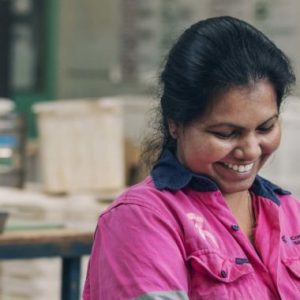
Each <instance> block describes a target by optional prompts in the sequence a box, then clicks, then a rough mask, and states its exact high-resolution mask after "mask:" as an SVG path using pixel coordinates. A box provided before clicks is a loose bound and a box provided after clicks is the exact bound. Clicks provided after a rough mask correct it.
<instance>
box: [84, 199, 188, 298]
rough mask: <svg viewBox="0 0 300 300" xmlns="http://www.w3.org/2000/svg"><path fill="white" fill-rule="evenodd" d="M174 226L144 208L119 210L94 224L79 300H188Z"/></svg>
mask: <svg viewBox="0 0 300 300" xmlns="http://www.w3.org/2000/svg"><path fill="white" fill-rule="evenodd" d="M176 227H178V226H176V224H173V223H172V222H170V221H169V220H167V219H166V218H165V217H164V216H163V215H161V214H159V213H158V212H156V211H155V212H154V211H152V210H151V209H149V208H147V207H143V206H140V205H136V204H121V205H120V206H117V207H116V208H113V209H111V210H110V211H109V212H107V213H106V214H104V215H102V216H101V217H100V218H99V221H98V224H97V228H96V232H95V236H94V243H93V248H92V252H91V256H90V261H89V267H88V273H87V279H86V282H85V290H84V297H83V298H84V300H99V299H110V300H114V299H124V300H126V299H136V300H142V299H145V300H146V299H147V300H154V299H155V300H159V299H164V300H168V299H172V300H174V299H178V300H183V299H188V296H187V293H188V292H187V291H188V273H187V268H186V264H185V258H184V257H185V255H184V246H183V242H182V237H181V235H180V233H179V230H178V228H176Z"/></svg>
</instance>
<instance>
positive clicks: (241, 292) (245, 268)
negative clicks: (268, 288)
mask: <svg viewBox="0 0 300 300" xmlns="http://www.w3.org/2000/svg"><path fill="white" fill-rule="evenodd" d="M188 264H189V267H190V268H191V270H190V274H191V279H190V280H191V284H190V299H191V300H208V299H209V300H214V299H218V300H225V299H230V300H231V299H248V300H250V299H266V298H263V297H264V295H265V293H264V292H263V290H262V288H261V287H260V286H259V284H258V283H257V282H256V280H255V273H254V270H253V268H252V266H251V265H250V264H249V263H243V264H238V263H236V261H235V259H230V258H228V257H225V256H223V255H221V254H220V253H218V252H214V251H213V252H212V251H211V250H199V251H196V252H194V253H192V255H190V256H189V257H188ZM254 287H255V288H254Z"/></svg>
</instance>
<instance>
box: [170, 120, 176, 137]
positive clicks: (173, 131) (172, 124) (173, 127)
mask: <svg viewBox="0 0 300 300" xmlns="http://www.w3.org/2000/svg"><path fill="white" fill-rule="evenodd" d="M168 127H169V133H170V135H171V137H172V138H173V139H177V133H178V126H177V124H176V122H175V121H174V120H171V119H168Z"/></svg>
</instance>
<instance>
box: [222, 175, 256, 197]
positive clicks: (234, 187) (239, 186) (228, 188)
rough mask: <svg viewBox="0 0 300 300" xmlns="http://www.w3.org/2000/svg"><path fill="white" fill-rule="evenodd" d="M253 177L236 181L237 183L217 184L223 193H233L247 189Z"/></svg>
mask: <svg viewBox="0 0 300 300" xmlns="http://www.w3.org/2000/svg"><path fill="white" fill-rule="evenodd" d="M254 179H255V177H254V178H253V179H252V178H251V180H247V181H245V182H237V183H229V184H228V183H227V184H224V185H223V184H221V185H219V187H220V190H221V192H222V193H224V194H234V193H238V192H243V191H246V190H249V189H250V188H251V186H252V184H253V182H254Z"/></svg>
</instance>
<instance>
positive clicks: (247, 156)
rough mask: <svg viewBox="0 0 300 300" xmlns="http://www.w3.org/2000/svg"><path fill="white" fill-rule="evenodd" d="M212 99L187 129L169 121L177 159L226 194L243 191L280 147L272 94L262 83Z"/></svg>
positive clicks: (274, 99) (263, 82) (277, 121)
mask: <svg viewBox="0 0 300 300" xmlns="http://www.w3.org/2000/svg"><path fill="white" fill-rule="evenodd" d="M215 100H216V101H215V104H214V105H213V107H212V109H211V110H209V112H207V113H206V114H205V115H204V116H203V117H201V118H200V119H199V120H197V121H195V122H194V123H192V124H190V125H188V126H186V127H182V126H177V125H176V124H174V123H173V122H170V124H169V125H170V132H171V134H172V135H173V137H175V138H176V139H177V158H178V159H179V161H180V162H181V163H182V164H183V165H184V166H186V167H187V168H188V169H190V170H192V171H193V172H195V173H202V174H206V175H208V176H209V177H211V178H212V179H213V180H214V181H215V182H216V183H217V184H218V186H219V188H220V190H221V191H222V192H223V193H224V194H231V193H236V192H240V191H244V190H246V189H249V188H250V186H251V185H252V183H253V181H254V179H255V176H256V174H257V173H258V171H259V170H260V168H261V167H262V166H263V164H264V163H265V162H266V160H267V159H268V158H269V156H270V155H271V154H272V153H273V152H274V151H275V150H276V149H277V147H278V146H279V143H280V137H281V127H280V122H279V119H278V108H277V104H276V94H275V91H274V88H273V86H272V85H271V84H270V83H269V82H268V81H264V80H261V81H258V82H257V83H255V84H254V85H251V86H249V87H248V86H246V87H236V88H231V89H229V90H228V91H227V92H225V93H223V94H222V95H220V96H218V97H217V98H216V99H215Z"/></svg>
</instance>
